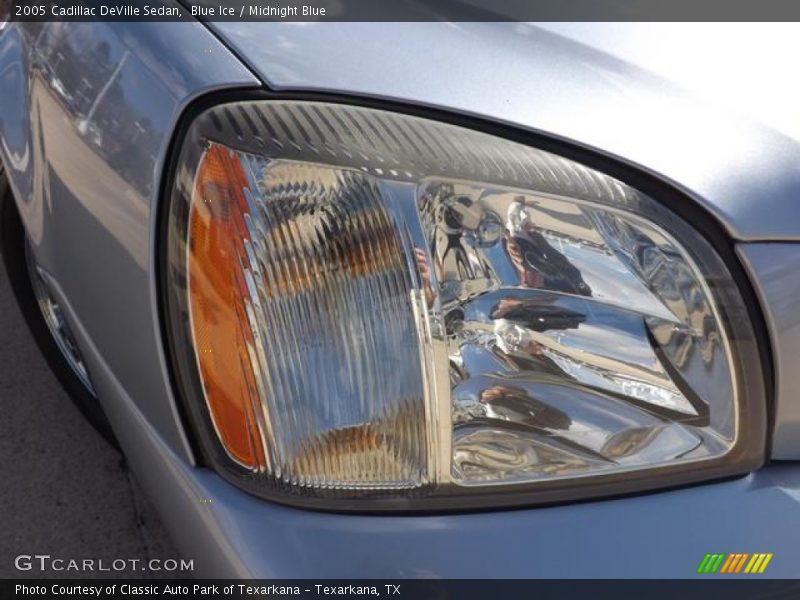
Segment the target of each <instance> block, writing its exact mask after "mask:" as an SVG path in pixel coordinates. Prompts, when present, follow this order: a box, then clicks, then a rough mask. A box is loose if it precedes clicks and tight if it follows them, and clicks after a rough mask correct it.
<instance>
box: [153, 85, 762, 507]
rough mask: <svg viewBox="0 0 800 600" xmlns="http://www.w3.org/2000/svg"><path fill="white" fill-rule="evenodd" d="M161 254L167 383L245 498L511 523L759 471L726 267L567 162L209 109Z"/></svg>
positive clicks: (754, 389) (447, 139)
mask: <svg viewBox="0 0 800 600" xmlns="http://www.w3.org/2000/svg"><path fill="white" fill-rule="evenodd" d="M167 233H168V236H167V247H168V269H167V282H166V284H167V291H168V305H169V317H170V323H171V326H172V328H171V329H172V334H173V335H172V342H173V343H172V347H173V353H174V356H175V358H176V359H177V364H178V374H179V376H180V377H179V378H180V381H181V383H182V386H181V387H182V388H183V390H184V394H185V395H186V396H188V405H189V408H190V412H191V413H192V414H193V416H194V418H195V420H196V421H197V422H198V423H199V428H198V430H199V433H200V435H201V438H202V439H203V441H204V447H205V448H206V450H207V452H208V454H209V456H210V460H211V461H212V462H213V463H214V464H215V466H217V468H218V469H219V470H220V472H221V473H223V475H226V476H228V477H230V478H232V479H234V480H235V481H237V483H239V484H240V485H243V486H244V487H246V488H247V489H250V490H252V491H255V492H257V493H263V494H265V495H268V496H276V495H278V497H289V496H291V497H292V498H293V501H302V500H303V499H308V500H313V499H315V498H316V499H327V500H334V501H335V500H337V499H338V500H349V501H350V504H347V506H346V507H354V506H355V507H359V508H360V507H363V508H366V509H369V508H370V507H371V506H378V507H380V506H383V507H387V506H388V507H392V506H402V507H406V506H411V507H413V506H415V505H421V506H424V505H429V504H430V503H431V502H433V503H434V504H435V503H436V502H437V501H438V502H439V504H440V505H442V506H450V505H459V504H465V505H467V504H470V503H471V502H473V501H472V500H469V499H470V498H472V499H474V498H482V500H478V501H479V502H484V503H487V502H488V503H489V504H492V503H499V504H505V503H509V502H511V501H517V502H519V501H520V499H519V494H520V493H523V494H527V496H526V499H527V501H534V502H535V501H536V500H537V499H543V500H552V499H554V498H562V497H563V498H567V497H577V496H581V495H587V494H592V493H608V492H613V491H627V490H629V489H641V488H648V487H656V486H659V485H669V484H671V483H679V482H684V481H691V480H696V479H701V478H705V477H709V476H713V475H715V474H717V475H725V474H732V473H736V472H743V471H746V470H747V469H750V468H752V467H754V466H755V465H757V464H758V462H759V461H760V460H761V457H762V451H763V442H764V411H765V408H764V400H763V384H762V383H761V371H760V365H759V362H758V353H757V351H756V348H755V345H754V340H753V333H752V330H751V329H750V326H749V324H748V320H747V318H746V315H747V311H746V310H745V308H744V306H743V304H742V300H741V297H740V296H739V294H738V291H737V289H736V286H735V285H734V284H733V282H732V280H731V276H730V275H729V273H728V271H727V269H726V268H725V267H724V265H723V263H722V261H721V260H720V259H719V258H718V256H717V255H716V254H715V253H714V251H713V250H712V249H711V246H710V245H709V244H708V243H707V242H706V241H705V240H704V239H703V238H702V237H701V236H700V235H699V234H698V233H697V232H696V231H695V230H694V229H692V228H691V227H690V226H689V225H687V224H686V223H685V222H684V221H682V220H681V219H679V218H678V217H677V216H676V215H674V214H673V213H672V212H670V211H668V210H667V209H666V208H664V207H663V206H661V205H660V204H658V203H656V202H654V201H653V200H651V199H650V198H648V197H646V196H645V195H643V194H641V193H640V192H638V191H636V190H634V189H632V188H631V187H629V186H627V185H625V184H623V183H621V182H620V181H617V180H615V179H613V178H611V177H608V176H606V175H604V174H602V173H599V172H597V171H594V170H592V169H589V168H587V167H585V166H583V165H581V164H578V163H576V162H573V161H570V160H567V159H565V158H562V157H559V156H555V155H553V154H549V153H547V152H543V151H541V150H537V149H535V148H531V147H528V146H525V145H521V144H518V143H515V142H511V141H508V140H506V139H502V138H498V137H494V136H491V135H487V134H484V133H479V132H477V131H473V130H470V129H465V128H462V127H457V126H453V125H449V124H444V123H439V122H435V121H430V120H426V119H422V118H417V117H412V116H407V115H402V114H396V113H390V112H384V111H379V110H371V109H366V108H357V107H350V106H345V105H335V104H324V103H315V102H295V101H253V102H242V103H237V104H233V105H223V106H221V107H217V108H214V109H211V110H208V111H206V112H205V113H203V114H202V115H200V116H199V117H198V118H197V119H196V120H195V121H194V122H193V124H192V126H191V127H190V129H189V132H188V134H187V135H186V138H185V140H184V145H183V149H182V153H181V157H180V159H179V161H178V167H177V169H176V174H175V180H174V192H173V197H172V202H171V208H170V214H169V220H168V232H167ZM525 484H528V485H525ZM592 486H594V487H592ZM537 490H539V493H538V494H537ZM487 493H492V494H493V495H494V497H493V499H490V500H487V499H486V498H485V495H486V494H487ZM500 496H502V497H503V498H511V497H513V498H514V499H515V500H503V499H502V498H500ZM359 499H361V500H359ZM459 499H462V500H463V499H467V500H465V501H463V502H462V501H460V500H459ZM353 500H359V502H360V503H359V502H356V503H355V504H353ZM414 503H416V504H414ZM426 503H427V504H426Z"/></svg>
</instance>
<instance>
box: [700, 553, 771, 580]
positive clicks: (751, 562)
mask: <svg viewBox="0 0 800 600" xmlns="http://www.w3.org/2000/svg"><path fill="white" fill-rule="evenodd" d="M771 560H772V552H756V553H755V554H748V553H746V552H744V553H741V552H738V553H737V552H732V553H730V554H706V555H705V556H704V557H703V560H701V561H700V564H699V565H698V566H697V572H698V573H701V574H713V573H720V574H722V573H725V574H728V575H730V574H735V573H746V574H752V575H755V574H757V573H763V572H764V569H766V568H767V565H768V564H769V561H771Z"/></svg>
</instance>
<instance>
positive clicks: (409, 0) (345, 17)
mask: <svg viewBox="0 0 800 600" xmlns="http://www.w3.org/2000/svg"><path fill="white" fill-rule="evenodd" d="M4 19H5V20H9V21H40V22H54V21H93V20H97V21H191V20H202V21H240V22H247V21H254V22H255V21H290V22H292V21H293V22H314V21H316V22H324V21H332V22H334V21H365V22H369V21H800V2H798V1H797V0H758V2H755V1H753V0H749V1H748V0H298V1H291V0H290V1H285V0H150V1H144V0H47V1H39V2H37V1H36V0H0V22H2V21H3V20H4Z"/></svg>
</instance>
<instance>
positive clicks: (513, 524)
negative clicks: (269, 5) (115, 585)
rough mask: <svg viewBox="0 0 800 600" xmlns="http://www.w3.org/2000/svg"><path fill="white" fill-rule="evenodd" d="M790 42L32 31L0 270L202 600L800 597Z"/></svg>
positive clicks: (728, 34) (425, 31)
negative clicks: (700, 572) (649, 585)
mask: <svg viewBox="0 0 800 600" xmlns="http://www.w3.org/2000/svg"><path fill="white" fill-rule="evenodd" d="M743 40H748V43H746V44H744V43H742V41H743ZM798 40H800V36H798V35H797V32H796V30H792V29H791V28H790V27H783V26H778V25H774V26H739V25H713V26H712V25H706V26H693V25H638V24H626V25H613V24H593V25H580V24H566V25H555V24H551V25H532V24H520V23H461V24H452V23H451V24H448V23H433V22H431V23H402V24H401V23H394V24H393V23H316V24H310V23H303V24H300V23H273V24H268V23H233V22H230V23H212V24H202V23H187V22H184V23H168V22H163V23H144V22H141V23H101V22H89V23H39V24H35V23H28V24H22V23H15V24H7V25H6V26H5V27H3V29H2V30H1V31H0V159H2V171H3V175H2V176H0V193H2V244H3V247H2V249H3V256H4V260H5V262H6V264H7V268H8V272H9V275H10V277H11V279H12V283H13V284H14V287H15V292H16V295H17V297H18V300H19V301H20V304H21V306H22V308H23V311H24V312H25V313H26V316H27V319H28V321H29V325H30V327H31V330H32V331H33V333H34V335H35V337H36V338H37V340H38V341H39V343H40V346H41V347H42V349H43V351H44V353H45V354H46V355H47V357H48V358H49V360H50V363H51V365H52V367H53V369H54V370H55V371H56V373H57V374H58V375H59V377H60V378H61V380H62V382H63V384H64V385H65V386H66V388H67V389H68V390H69V391H70V392H71V395H72V396H73V398H74V399H75V400H76V402H77V403H78V404H79V406H80V407H81V408H82V409H83V410H84V412H85V413H86V414H87V415H88V416H89V418H90V419H92V421H93V422H94V423H95V425H96V426H97V427H98V428H99V429H100V430H101V431H103V432H104V433H105V434H106V435H107V436H108V437H109V438H110V439H113V440H116V441H118V443H119V445H120V447H121V448H122V450H123V451H124V453H125V455H126V456H127V458H128V460H129V461H130V463H131V465H132V467H133V469H134V471H135V473H136V476H137V478H138V479H139V480H140V481H141V482H142V484H143V485H144V487H145V488H146V490H147V491H148V492H149V494H150V496H151V497H152V499H153V501H154V502H155V504H156V505H157V507H158V508H159V510H160V512H161V514H162V516H163V517H164V520H165V522H166V523H167V525H168V527H169V528H170V530H171V531H172V533H173V535H174V536H175V538H176V540H177V542H178V543H179V545H180V547H181V548H182V549H183V551H184V552H185V553H186V554H187V556H191V557H192V558H194V559H195V561H196V562H195V564H196V565H197V566H198V568H199V569H200V573H199V574H202V575H217V576H258V577H287V578H288V577H329V576H336V577H387V578H390V577H391V578H394V577H481V576H483V577H576V576H577V577H609V576H611V577H614V576H617V577H619V576H627V575H630V574H635V575H637V576H640V577H641V576H644V577H687V576H691V575H693V574H695V570H696V567H697V564H698V562H699V561H700V559H701V558H702V557H703V555H704V554H705V553H707V552H743V553H752V552H769V553H772V554H773V556H774V558H773V559H772V561H771V563H770V565H769V570H767V571H766V574H768V575H775V576H790V575H796V574H797V573H796V570H793V568H795V567H794V565H795V564H796V563H795V560H794V559H793V557H796V556H797V552H798V547H797V545H798V539H800V538H798V535H797V532H798V529H799V528H800V505H799V504H798V503H799V502H800V467H798V466H797V465H796V464H795V463H794V462H792V461H795V460H797V459H800V397H798V394H797V390H798V385H799V384H800V380H799V379H798V377H800V370H798V369H797V366H796V365H795V362H796V360H797V357H798V355H800V310H798V304H797V303H798V299H800V204H798V203H799V202H800V200H799V199H800V168H799V167H800V117H798V112H797V106H798V104H799V103H800V87H798V85H797V83H796V78H793V77H791V76H790V73H791V70H790V69H789V68H788V63H789V61H790V58H789V57H791V56H797V52H798V50H799V49H800V48H798V44H800V42H798ZM6 410H10V409H9V407H6Z"/></svg>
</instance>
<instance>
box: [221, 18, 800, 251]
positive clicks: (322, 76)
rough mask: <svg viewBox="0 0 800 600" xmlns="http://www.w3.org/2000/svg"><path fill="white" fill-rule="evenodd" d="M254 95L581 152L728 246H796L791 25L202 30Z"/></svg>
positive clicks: (798, 94)
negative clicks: (384, 102) (493, 127)
mask: <svg viewBox="0 0 800 600" xmlns="http://www.w3.org/2000/svg"><path fill="white" fill-rule="evenodd" d="M211 27H213V28H214V29H215V30H216V32H217V33H218V34H219V35H220V36H221V37H223V39H225V40H226V41H227V43H228V44H230V45H231V46H232V47H233V48H234V49H235V50H236V51H237V52H238V53H239V55H240V56H241V57H242V58H243V60H244V61H245V62H246V63H247V64H248V65H249V66H250V68H251V69H252V70H253V71H254V72H255V73H256V74H257V75H258V76H259V77H260V78H261V79H262V81H263V82H264V83H265V84H266V85H268V86H269V87H270V88H272V89H275V90H313V91H326V92H336V93H340V94H352V95H362V96H370V97H378V98H384V99H392V100H396V101H401V102H408V103H414V104H419V105H427V106H435V107H439V108H444V109H447V110H451V111H456V112H460V113H466V114H470V115H477V116H480V117H484V118H487V119H491V120H494V121H498V122H503V123H507V124H513V125H515V126H518V127H521V128H525V129H529V130H534V131H538V132H543V133H546V134H549V135H552V136H556V137H559V138H564V139H567V140H571V141H573V142H575V143H577V144H580V145H584V146H587V147H591V148H593V149H595V150H599V151H601V152H604V153H606V154H608V155H611V156H614V157H616V158H618V159H620V160H622V161H625V162H627V163H630V164H632V165H635V166H637V167H638V168H640V169H644V170H647V171H649V172H651V173H653V174H655V175H657V176H659V177H661V178H663V179H665V180H667V181H668V182H671V183H672V184H673V185H675V186H678V187H680V188H681V189H683V191H684V192H686V193H688V194H690V195H691V196H693V197H695V198H696V199H697V201H698V202H700V203H702V204H703V205H705V206H706V208H708V209H709V210H710V211H711V212H712V213H713V214H715V215H716V216H717V217H718V218H719V220H720V221H721V222H722V223H723V224H724V226H725V227H726V228H727V230H728V231H729V232H730V234H731V235H732V236H733V237H735V238H737V239H740V240H797V239H800V207H799V205H798V202H797V199H798V197H800V168H799V167H800V111H798V110H797V106H800V80H798V78H797V77H795V76H794V75H793V74H792V73H789V72H786V71H785V65H786V64H787V62H791V59H789V57H793V56H797V55H798V53H800V35H799V34H800V30H798V28H797V26H795V25H791V24H761V25H753V24H747V25H745V24H639V23H625V24H610V23H591V24H580V23H567V24H552V23H551V24H544V25H536V24H527V23H510V22H507V23H441V22H439V23H436V22H430V23H288V22H283V23H233V22H231V23H213V24H211Z"/></svg>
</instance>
